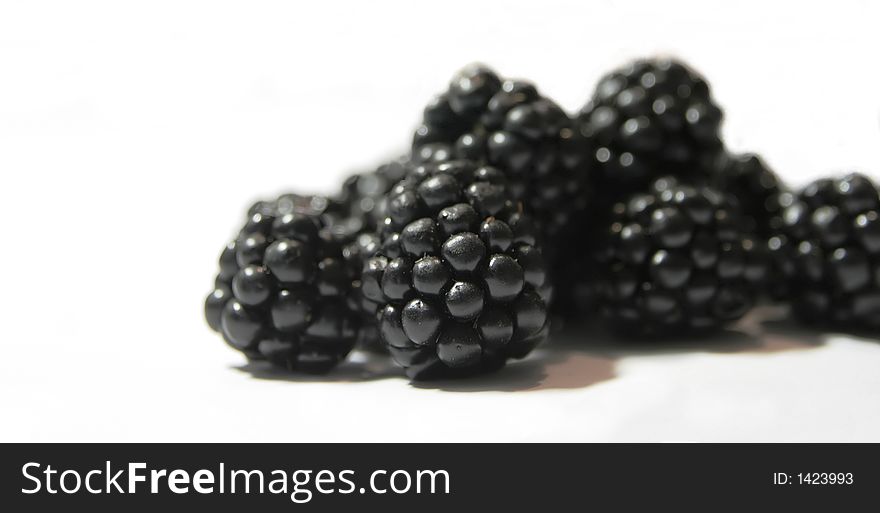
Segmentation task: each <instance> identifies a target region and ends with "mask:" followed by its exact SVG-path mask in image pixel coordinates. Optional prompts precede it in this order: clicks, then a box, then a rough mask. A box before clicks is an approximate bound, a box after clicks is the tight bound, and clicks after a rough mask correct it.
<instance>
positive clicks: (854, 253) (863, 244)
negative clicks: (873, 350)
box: [771, 174, 880, 330]
mask: <svg viewBox="0 0 880 513" xmlns="http://www.w3.org/2000/svg"><path fill="white" fill-rule="evenodd" d="M782 219H783V228H782V231H781V233H780V234H779V235H778V236H777V237H774V238H773V239H771V243H772V244H773V245H774V246H775V248H776V249H777V253H778V254H781V255H784V257H785V258H786V263H787V265H785V266H784V267H783V268H784V269H785V271H786V277H787V278H788V287H789V295H790V297H791V302H792V305H793V310H794V312H795V314H796V315H798V316H799V317H800V318H801V319H803V320H805V321H808V322H811V323H829V324H833V325H835V326H839V327H843V328H850V329H856V330H859V329H869V330H877V329H878V328H880V194H878V190H877V186H876V185H875V184H874V183H873V182H872V181H871V180H870V179H869V178H868V177H866V176H864V175H861V174H850V175H847V176H844V177H842V178H836V179H821V180H817V181H815V182H813V183H811V184H810V185H808V186H807V187H806V188H804V189H803V190H802V191H801V192H800V193H799V194H798V195H797V196H796V198H795V199H794V201H792V202H791V204H790V205H788V206H787V207H786V208H785V210H784V211H783V213H782Z"/></svg>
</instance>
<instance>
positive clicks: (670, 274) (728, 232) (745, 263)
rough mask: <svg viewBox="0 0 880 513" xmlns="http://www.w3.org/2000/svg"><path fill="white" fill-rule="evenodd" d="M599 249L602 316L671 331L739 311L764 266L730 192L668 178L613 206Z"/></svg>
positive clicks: (703, 326)
mask: <svg viewBox="0 0 880 513" xmlns="http://www.w3.org/2000/svg"><path fill="white" fill-rule="evenodd" d="M601 247H602V251H599V252H598V254H597V256H598V258H599V261H600V264H601V266H602V272H600V273H599V276H598V279H599V281H598V285H599V286H598V294H599V297H600V301H601V310H602V313H603V315H604V317H605V318H606V319H607V320H608V321H610V323H611V325H612V327H614V328H616V329H617V330H618V331H622V332H629V333H635V334H648V335H669V334H681V333H686V332H694V331H705V330H711V329H713V328H717V327H719V326H721V325H723V324H724V323H726V322H729V321H733V320H736V319H738V318H740V317H742V316H743V315H744V314H745V313H746V312H747V311H748V310H749V309H750V308H751V307H752V306H753V304H754V301H755V298H756V296H757V295H758V292H759V291H760V284H761V283H762V282H763V280H764V279H765V278H766V276H767V273H768V260H769V256H768V254H767V251H766V250H765V248H764V246H762V245H761V244H759V243H757V242H756V241H755V240H754V239H753V238H752V237H751V236H750V234H749V233H748V232H747V231H745V228H744V222H743V219H742V215H741V214H740V212H739V208H738V205H737V203H736V201H735V199H734V198H732V197H729V196H725V195H723V194H721V193H720V192H719V191H717V190H715V189H712V188H711V187H708V186H691V185H684V184H681V183H678V182H677V181H676V180H675V179H673V178H661V179H659V180H657V181H656V182H655V183H654V184H653V185H652V186H651V189H650V192H648V193H642V194H636V195H634V196H632V197H630V198H629V200H628V201H627V202H625V203H619V204H617V205H615V206H614V222H613V223H612V224H611V226H610V229H609V230H608V233H607V240H606V241H605V244H603V245H602V246H601Z"/></svg>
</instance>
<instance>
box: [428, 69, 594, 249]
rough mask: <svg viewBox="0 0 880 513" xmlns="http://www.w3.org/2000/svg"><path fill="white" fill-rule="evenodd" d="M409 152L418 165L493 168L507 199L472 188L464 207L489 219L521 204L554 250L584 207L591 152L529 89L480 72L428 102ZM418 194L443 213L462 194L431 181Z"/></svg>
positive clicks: (465, 74) (557, 111)
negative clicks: (461, 162) (454, 162)
mask: <svg viewBox="0 0 880 513" xmlns="http://www.w3.org/2000/svg"><path fill="white" fill-rule="evenodd" d="M412 150H413V156H414V160H416V161H417V162H440V161H443V160H449V159H452V158H458V159H466V160H470V161H474V162H477V163H483V164H489V165H491V166H495V169H496V170H497V171H496V172H499V174H501V175H503V176H504V177H506V179H507V181H508V187H507V191H506V192H504V191H502V190H500V189H499V188H498V187H496V186H493V185H490V184H489V183H486V182H483V183H478V184H474V185H473V186H472V187H470V188H468V189H466V190H465V191H464V193H465V194H466V195H467V199H468V202H469V203H471V204H474V205H478V208H479V209H481V210H484V211H487V212H489V213H490V214H494V213H495V212H498V211H499V210H500V209H502V208H504V204H503V203H504V201H506V200H509V199H513V200H515V201H520V202H522V203H523V204H524V205H525V206H526V207H527V210H528V212H529V213H530V214H532V215H534V216H535V218H536V220H537V222H538V224H539V225H540V226H541V227H542V233H543V234H544V235H545V236H546V238H547V240H548V241H551V242H552V243H554V244H555V242H556V241H557V240H558V238H559V237H562V236H563V234H564V233H567V232H570V230H571V229H572V228H573V225H575V224H579V223H580V218H579V216H580V214H581V212H582V211H583V209H584V207H586V206H587V204H588V202H589V196H590V192H589V191H590V180H589V163H588V161H589V147H588V144H587V143H586V141H584V140H583V138H582V137H581V135H580V133H579V132H578V131H577V130H576V127H575V123H574V121H573V120H572V119H570V118H569V117H568V116H567V115H566V114H565V112H563V110H562V109H561V108H559V107H558V106H557V105H556V104H554V103H553V102H552V101H550V100H549V99H547V98H544V97H543V96H541V95H540V94H539V93H538V91H537V89H536V88H535V86H534V85H532V84H530V83H527V82H523V81H514V80H504V79H502V78H500V77H499V76H498V75H497V74H496V73H495V72H494V71H492V70H491V69H489V68H488V67H486V66H482V65H472V66H468V67H466V68H465V69H463V70H461V71H460V72H459V73H457V74H456V75H455V77H453V79H452V81H451V83H450V86H449V88H448V90H447V91H445V92H443V93H441V94H439V95H438V96H436V97H435V98H434V99H432V100H431V101H430V103H429V104H428V106H427V107H426V108H425V111H424V116H423V119H422V125H421V126H420V127H419V128H418V129H417V130H416V133H415V134H414V136H413V148H412ZM489 181H492V180H489ZM423 187H424V190H421V191H420V192H421V194H422V196H423V198H424V201H426V202H428V203H429V204H430V205H432V206H433V205H439V204H441V203H442V204H445V205H449V204H451V203H453V202H454V201H455V194H461V191H458V192H455V191H453V190H452V189H451V188H449V187H448V183H447V188H445V189H444V188H443V187H441V184H439V183H435V182H434V181H427V182H426V183H425V184H424V186H423ZM429 189H435V190H434V191H431V190H429Z"/></svg>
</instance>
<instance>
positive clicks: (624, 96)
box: [578, 59, 722, 200]
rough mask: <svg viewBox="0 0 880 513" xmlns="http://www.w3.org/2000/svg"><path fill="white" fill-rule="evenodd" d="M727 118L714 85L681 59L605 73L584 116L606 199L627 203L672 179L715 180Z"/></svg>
mask: <svg viewBox="0 0 880 513" xmlns="http://www.w3.org/2000/svg"><path fill="white" fill-rule="evenodd" d="M721 118H722V112H721V109H720V108H719V107H718V106H717V105H716V104H715V103H714V102H713V100H712V98H711V96H710V94H709V86H708V84H707V83H706V81H705V80H704V79H703V78H702V77H701V76H700V75H698V74H697V73H696V72H695V71H693V70H692V69H690V68H689V67H688V66H686V65H685V64H683V63H681V62H678V61H675V60H669V59H645V60H637V61H634V62H632V63H630V64H628V65H626V66H624V67H622V68H620V69H617V70H614V71H612V72H611V73H609V74H607V75H605V76H604V77H603V78H602V79H601V80H600V81H599V84H598V85H597V87H596V90H595V92H594V94H593V97H592V99H591V100H590V102H589V103H587V105H586V106H585V107H584V108H583V109H582V111H581V113H580V115H579V116H578V124H579V128H580V131H581V134H582V135H584V136H585V137H586V138H587V139H588V140H590V141H591V152H592V160H593V162H592V167H593V174H594V176H595V180H596V182H597V189H599V190H601V191H602V194H601V195H600V199H602V198H612V199H613V200H620V199H622V198H623V197H624V196H626V195H628V194H631V193H635V192H642V191H644V190H646V189H647V187H648V184H649V183H650V182H652V181H653V180H655V179H657V178H660V177H661V176H666V175H670V176H675V177H679V178H682V179H686V180H688V181H690V182H691V183H697V182H702V181H708V177H709V172H710V169H711V165H712V162H713V160H714V159H715V158H716V155H717V153H718V152H719V151H720V149H721V147H722V145H721V139H720V136H719V128H720V124H721Z"/></svg>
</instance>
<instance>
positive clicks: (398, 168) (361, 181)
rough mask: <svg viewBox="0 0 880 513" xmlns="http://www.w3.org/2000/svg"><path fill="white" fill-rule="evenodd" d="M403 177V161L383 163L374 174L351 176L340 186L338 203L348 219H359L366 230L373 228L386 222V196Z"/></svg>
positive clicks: (404, 170)
mask: <svg viewBox="0 0 880 513" xmlns="http://www.w3.org/2000/svg"><path fill="white" fill-rule="evenodd" d="M405 174H406V164H405V160H404V159H397V160H393V161H391V162H387V163H385V164H382V165H381V166H379V167H378V168H376V169H375V170H373V171H369V172H366V173H358V174H354V175H352V176H350V177H348V179H346V180H345V183H344V184H343V185H342V194H341V195H340V201H341V202H342V203H343V205H344V206H345V209H346V214H347V216H349V217H351V218H356V219H362V220H363V222H364V227H365V229H375V228H376V226H378V224H379V223H380V222H381V221H382V220H383V219H385V215H386V213H385V197H386V195H387V194H388V191H390V190H391V188H392V187H394V185H395V184H396V183H397V182H399V181H400V180H401V179H403V177H404V175H405Z"/></svg>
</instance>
